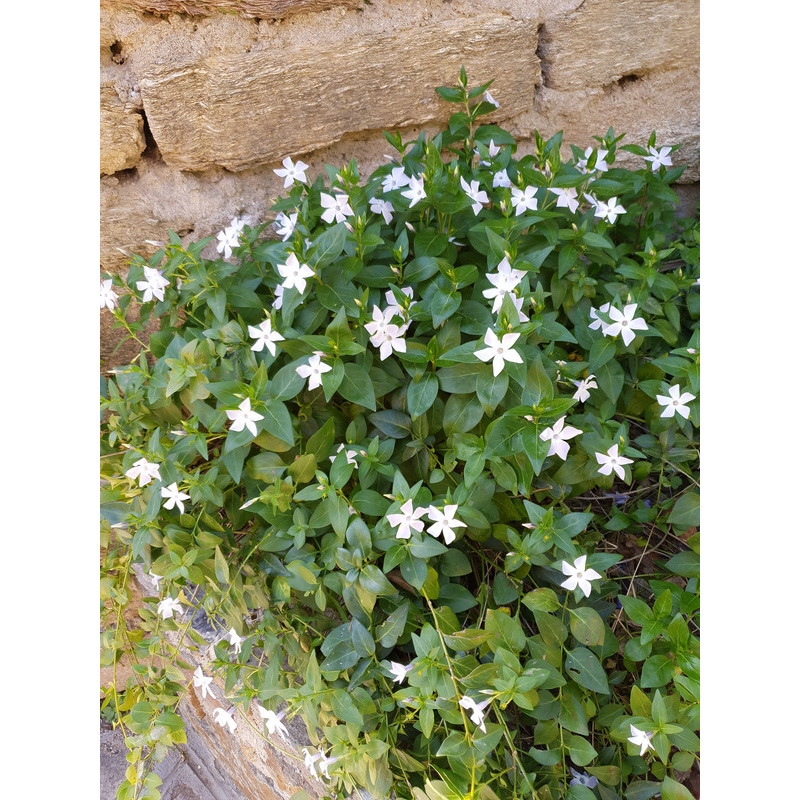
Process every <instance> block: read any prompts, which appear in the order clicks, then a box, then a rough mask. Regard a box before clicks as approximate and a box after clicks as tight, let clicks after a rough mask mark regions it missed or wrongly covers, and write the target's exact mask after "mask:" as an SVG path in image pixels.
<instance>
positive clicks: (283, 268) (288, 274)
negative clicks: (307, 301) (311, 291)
mask: <svg viewBox="0 0 800 800" xmlns="http://www.w3.org/2000/svg"><path fill="white" fill-rule="evenodd" d="M278 274H279V275H280V276H281V277H282V278H283V279H284V281H283V283H282V284H281V286H283V288H284V289H297V291H298V292H300V294H303V292H304V291H305V290H306V278H313V277H314V270H313V269H311V267H309V266H308V264H301V263H300V262H299V261H298V260H297V256H296V255H295V254H294V253H289V256H288V257H287V259H286V263H285V264H278Z"/></svg>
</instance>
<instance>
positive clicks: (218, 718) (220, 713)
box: [213, 708, 236, 733]
mask: <svg viewBox="0 0 800 800" xmlns="http://www.w3.org/2000/svg"><path fill="white" fill-rule="evenodd" d="M231 711H233V709H231ZM231 711H226V710H225V709H224V708H215V709H214V712H213V715H214V722H216V723H217V725H219V726H220V728H224V727H225V726H226V725H227V726H228V730H229V731H230V732H231V733H233V732H234V731H235V730H236V722H235V721H234V719H233V714H232V713H231Z"/></svg>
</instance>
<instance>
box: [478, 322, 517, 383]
mask: <svg viewBox="0 0 800 800" xmlns="http://www.w3.org/2000/svg"><path fill="white" fill-rule="evenodd" d="M517 339H519V334H518V333H506V334H505V335H504V336H503V338H502V339H499V338H498V337H497V334H496V333H495V332H494V331H493V330H492V329H491V328H487V329H486V335H485V336H484V337H483V341H484V344H486V349H485V350H476V351H475V356H476V357H477V358H479V359H480V360H481V361H487V362H488V361H489V359H491V360H492V373H493V374H494V375H499V374H500V373H501V372H502V371H503V367H505V365H506V361H513V362H514V363H515V364H522V356H520V354H519V353H518V352H517V351H516V350H513V349H512V347H513V345H514V342H516V341H517Z"/></svg>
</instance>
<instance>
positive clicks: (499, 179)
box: [492, 169, 511, 189]
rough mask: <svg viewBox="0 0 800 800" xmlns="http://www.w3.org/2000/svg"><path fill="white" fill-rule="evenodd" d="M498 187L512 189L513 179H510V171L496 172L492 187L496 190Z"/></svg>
mask: <svg viewBox="0 0 800 800" xmlns="http://www.w3.org/2000/svg"><path fill="white" fill-rule="evenodd" d="M498 186H499V187H501V188H503V189H510V188H511V178H509V177H508V171H507V170H505V169H501V170H498V171H497V172H495V174H494V177H493V178H492V187H493V188H494V189H496V188H497V187H498Z"/></svg>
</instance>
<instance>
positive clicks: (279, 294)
mask: <svg viewBox="0 0 800 800" xmlns="http://www.w3.org/2000/svg"><path fill="white" fill-rule="evenodd" d="M284 291H285V289H284V288H283V286H281V285H280V284H278V285H277V286H276V287H275V300H273V302H272V307H273V308H274V309H275V310H276V311H280V310H281V306H283V293H284Z"/></svg>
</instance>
